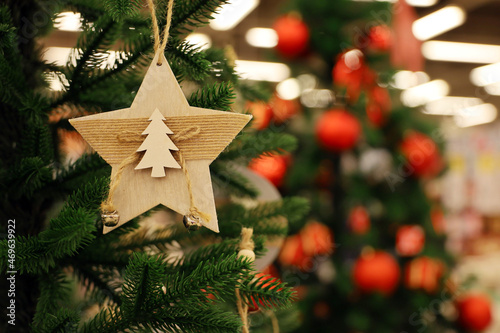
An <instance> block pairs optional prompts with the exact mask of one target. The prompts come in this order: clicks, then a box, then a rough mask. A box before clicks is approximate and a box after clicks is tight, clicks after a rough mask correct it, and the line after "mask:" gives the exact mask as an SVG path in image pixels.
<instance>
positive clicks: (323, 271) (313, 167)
mask: <svg viewBox="0 0 500 333" xmlns="http://www.w3.org/2000/svg"><path fill="white" fill-rule="evenodd" d="M392 6H393V5H392V4H390V3H388V2H375V1H373V2H371V1H367V2H365V1H351V0H338V1H324V0H292V1H289V3H288V6H287V7H286V10H287V14H286V15H283V16H282V17H280V18H278V19H277V20H276V23H275V25H274V27H273V28H274V29H275V30H276V32H277V35H278V44H277V46H276V51H277V56H278V57H279V58H280V60H281V61H283V60H284V61H286V62H287V63H288V65H289V66H290V67H291V68H292V72H293V74H294V76H295V77H294V78H291V79H288V80H286V81H285V82H283V83H280V84H279V85H278V86H277V95H276V96H274V97H273V100H272V101H271V102H270V103H269V107H271V108H274V113H275V115H274V116H275V117H274V123H271V124H274V125H276V124H279V123H281V122H283V120H284V119H289V122H288V123H287V125H286V127H287V129H288V131H289V132H291V133H293V134H294V135H295V136H297V137H299V139H300V140H299V148H298V149H297V152H296V153H295V154H293V155H292V156H290V157H287V158H283V157H280V156H273V157H262V158H260V159H257V160H254V161H253V162H252V164H251V167H252V168H253V169H254V170H256V171H257V172H259V173H261V174H262V175H265V176H266V177H268V178H269V179H270V180H271V181H273V182H274V183H275V184H282V187H281V190H282V192H283V193H287V194H295V195H297V194H298V195H301V196H305V197H307V198H308V199H310V201H311V205H312V215H311V220H316V221H320V222H322V223H323V224H320V223H318V222H311V223H309V224H308V225H307V226H306V227H305V228H304V229H302V230H300V231H298V233H297V234H296V235H294V236H291V237H289V238H288V239H287V241H286V243H285V245H284V247H283V249H282V252H281V255H280V261H279V262H280V266H281V269H282V276H284V277H285V276H288V277H289V278H288V280H289V282H290V283H292V284H295V285H300V288H299V289H300V290H303V289H305V292H304V295H305V296H303V297H302V301H301V303H300V306H301V310H302V312H303V317H302V318H303V325H302V328H301V329H300V330H298V331H300V332H311V331H312V330H314V332H332V331H335V332H370V333H375V332H377V333H385V332H445V331H446V330H447V329H452V331H450V332H455V330H461V329H462V327H463V326H464V325H462V326H460V325H459V324H458V323H457V317H456V316H457V307H456V304H457V303H456V302H455V301H456V298H457V295H458V293H457V287H456V286H454V285H453V284H452V283H451V282H450V280H449V279H448V277H449V273H450V272H451V269H452V267H453V258H452V256H451V255H450V254H448V253H447V251H446V249H445V247H444V245H445V235H444V227H443V213H442V210H441V207H440V203H439V196H438V195H436V193H435V190H433V182H432V179H433V178H434V177H436V176H437V175H439V173H440V172H441V171H442V170H443V169H444V162H443V159H442V157H441V152H440V151H441V147H440V146H442V144H443V138H442V135H441V133H440V130H439V128H438V127H437V126H436V125H435V124H432V123H429V122H428V119H424V118H423V116H422V115H421V114H420V112H418V111H417V110H415V109H411V108H408V107H406V106H404V105H402V104H401V103H400V102H399V101H398V100H399V93H398V91H397V90H396V89H395V88H394V86H393V85H392V84H393V77H394V74H395V73H396V70H397V69H402V68H401V67H403V68H405V69H410V70H412V71H418V70H419V68H420V70H421V65H422V58H421V55H420V46H419V45H420V44H419V42H418V41H417V40H416V39H415V38H414V37H413V36H412V34H411V31H408V30H405V29H407V28H408V27H411V22H412V21H411V18H412V16H415V13H414V11H413V9H412V8H411V7H409V6H408V5H407V4H406V3H405V2H404V1H400V2H399V3H398V4H397V5H395V6H396V7H395V9H394V10H393V8H392ZM412 11H413V12H412ZM393 12H394V13H395V16H394V17H393V16H392V14H393ZM401 22H403V23H405V24H403V26H401ZM391 23H393V24H394V26H395V27H394V29H391ZM405 27H406V28H405ZM391 52H392V55H391V54H390V53H391ZM391 60H392V62H391ZM332 88H333V90H332ZM299 96H300V103H301V104H302V109H303V110H302V111H300V110H299V109H300V106H299V105H298V101H299ZM285 105H286V107H285ZM283 110H285V111H283ZM254 115H255V116H256V117H258V116H259V115H260V113H254ZM283 115H285V117H283ZM270 166H272V168H271V167H270ZM269 170H274V171H273V172H271V171H269ZM325 225H327V226H328V227H329V230H331V234H330V233H329V231H328V229H325V228H326V227H325ZM332 237H333V238H334V240H335V245H333V243H332ZM332 253H333V254H332ZM329 254H330V255H331V256H330V259H327V257H326V256H325V255H329ZM298 272H299V273H300V272H303V273H302V274H299V275H298V276H299V277H301V278H302V279H297V273H298ZM290 273H291V274H290ZM305 273H307V274H305ZM300 294H302V293H300ZM488 311H490V310H488ZM488 316H489V312H488V313H486V314H485V317H486V318H489V319H491V317H488ZM484 323H486V325H484ZM488 323H489V321H488V320H483V321H482V324H483V326H481V327H482V328H484V327H486V326H487V324H488ZM465 326H467V325H465ZM472 326H473V325H469V327H472Z"/></svg>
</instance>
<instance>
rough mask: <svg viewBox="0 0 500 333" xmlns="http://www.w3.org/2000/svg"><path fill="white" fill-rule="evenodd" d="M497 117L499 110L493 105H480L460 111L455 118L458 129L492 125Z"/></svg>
mask: <svg viewBox="0 0 500 333" xmlns="http://www.w3.org/2000/svg"><path fill="white" fill-rule="evenodd" d="M496 117H497V108H496V107H495V106H494V105H493V104H489V103H488V104H480V105H476V106H472V107H469V108H467V109H464V110H461V111H459V112H458V113H457V114H456V115H455V117H454V120H455V123H456V124H457V126H458V127H469V126H475V125H481V124H487V123H491V122H492V121H493V120H495V119H496Z"/></svg>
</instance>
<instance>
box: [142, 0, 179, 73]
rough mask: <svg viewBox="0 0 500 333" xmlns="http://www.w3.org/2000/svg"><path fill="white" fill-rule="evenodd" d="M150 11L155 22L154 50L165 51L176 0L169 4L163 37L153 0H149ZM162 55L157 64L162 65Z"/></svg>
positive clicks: (156, 51) (170, 0) (171, 0)
mask: <svg viewBox="0 0 500 333" xmlns="http://www.w3.org/2000/svg"><path fill="white" fill-rule="evenodd" d="M148 7H149V11H150V12H151V20H152V23H153V35H154V40H155V44H154V50H155V54H157V53H158V51H160V53H163V52H165V48H166V47H167V41H168V35H169V31H170V24H171V23H172V11H173V7H174V0H169V1H168V4H167V23H166V24H165V28H164V29H163V37H161V36H160V28H159V26H158V20H157V18H156V8H155V4H154V3H153V0H148ZM161 64H162V57H158V62H157V65H158V66H161Z"/></svg>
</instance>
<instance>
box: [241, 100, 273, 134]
mask: <svg viewBox="0 0 500 333" xmlns="http://www.w3.org/2000/svg"><path fill="white" fill-rule="evenodd" d="M246 109H247V110H250V112H251V113H252V115H253V122H252V127H253V128H255V129H257V130H262V129H264V128H266V127H267V126H269V122H271V118H272V116H273V110H272V108H271V106H270V105H269V104H267V103H266V102H263V101H258V102H247V104H246Z"/></svg>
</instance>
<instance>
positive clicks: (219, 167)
mask: <svg viewBox="0 0 500 333" xmlns="http://www.w3.org/2000/svg"><path fill="white" fill-rule="evenodd" d="M225 2H226V1H225V0H208V1H206V0H177V1H176V2H175V5H174V10H173V17H172V21H171V28H170V38H169V43H168V45H167V47H166V50H165V56H166V58H167V59H168V60H169V62H170V66H171V67H172V70H173V71H174V73H175V75H176V77H177V78H178V81H179V82H181V83H182V82H184V81H188V80H189V81H192V82H194V83H196V84H197V85H198V88H199V89H198V91H196V92H194V93H193V94H192V96H191V97H190V98H189V103H190V104H191V106H197V107H202V108H214V109H218V110H225V111H231V108H232V106H231V104H232V102H233V99H234V97H235V94H237V93H238V94H242V95H243V96H250V95H251V94H253V93H255V91H249V90H248V88H246V87H244V86H242V85H240V84H239V82H238V79H237V76H236V75H235V73H234V71H233V68H232V66H231V65H230V63H231V62H230V61H228V60H227V59H226V57H225V56H224V52H222V51H221V50H217V49H208V50H206V51H201V50H200V49H198V48H197V47H195V46H193V45H190V44H189V43H187V42H185V41H184V36H185V35H186V34H188V33H189V32H191V31H192V30H193V29H195V28H196V27H199V26H202V25H204V24H206V23H207V21H208V20H209V19H210V18H211V15H212V13H213V12H214V11H215V10H216V8H217V7H218V6H220V5H222V4H224V3H225ZM141 7H142V2H138V1H119V0H105V1H95V0H90V1H89V0H85V1H81V0H60V1H41V0H22V1H18V0H7V1H6V2H5V1H4V2H3V3H2V4H1V5H0V111H1V112H0V119H1V120H0V124H1V127H2V131H1V133H0V154H1V155H0V170H1V171H0V186H1V193H2V200H1V207H0V215H1V221H2V222H1V234H2V240H1V241H0V258H1V261H0V269H1V271H2V272H4V273H5V272H7V271H13V270H15V271H16V273H12V274H11V273H9V274H8V276H10V275H14V276H15V297H10V296H9V297H6V295H7V293H8V290H9V288H11V286H12V285H11V284H10V283H9V280H7V279H6V278H5V277H2V281H1V283H2V290H1V295H2V297H0V299H1V300H2V301H1V303H2V304H1V307H2V309H3V311H4V312H3V314H2V316H1V317H2V319H1V320H2V325H1V328H0V330H2V331H7V332H8V331H14V332H31V331H33V332H123V331H133V332H151V331H157V330H161V331H168V332H181V331H182V332H235V331H239V330H240V327H241V325H242V322H241V320H240V318H239V317H238V315H237V312H236V306H235V302H236V297H235V288H238V289H239V290H240V295H241V297H242V299H243V300H244V301H245V302H249V301H250V299H252V300H254V301H256V302H259V304H260V305H261V307H262V308H271V309H276V308H284V307H287V306H289V305H290V302H291V300H292V298H293V297H292V290H291V289H290V288H289V287H287V286H286V285H285V284H283V283H281V282H279V281H274V282H269V281H268V280H266V278H258V279H255V275H256V272H254V271H253V269H252V263H251V261H249V260H248V259H245V258H238V257H237V253H238V250H239V245H238V244H239V241H240V240H239V235H240V231H241V228H242V227H250V228H253V229H254V237H253V241H254V243H255V250H254V251H255V253H256V255H257V256H261V255H262V254H263V253H264V252H265V245H264V244H265V240H266V239H267V238H269V237H274V236H283V235H285V234H286V233H287V228H286V227H283V226H280V227H276V226H275V225H273V218H275V217H276V216H285V217H287V218H288V221H289V223H290V224H291V225H297V224H298V223H300V220H301V217H302V216H303V215H304V214H305V213H306V211H307V209H308V208H307V206H308V204H307V202H306V201H305V200H303V199H300V198H285V199H284V200H282V201H276V202H271V203H267V204H261V205H258V206H257V207H254V208H252V209H246V208H244V207H243V206H241V205H239V204H236V203H228V204H226V205H225V206H224V207H221V208H220V209H219V214H218V219H219V225H220V229H221V232H220V234H218V235H215V234H213V233H212V232H210V231H208V230H200V231H199V232H196V233H188V232H187V231H186V230H185V229H184V228H183V227H182V223H180V221H178V222H179V223H176V224H173V225H169V226H166V227H162V228H155V227H153V226H152V225H147V224H143V223H141V221H142V218H144V217H146V216H148V215H149V214H151V212H149V213H147V214H144V216H142V217H141V218H137V219H135V220H133V221H131V222H129V223H127V224H126V225H125V226H123V227H121V228H119V229H117V230H114V231H113V232H111V233H108V234H106V235H103V234H102V228H103V226H102V222H101V218H100V211H99V205H100V203H101V201H102V200H103V198H104V197H105V196H106V193H107V191H108V181H109V176H110V168H109V166H108V165H107V164H106V163H105V162H104V161H103V160H102V159H101V158H100V157H99V156H98V155H96V154H93V153H90V154H87V155H84V156H82V157H81V158H79V159H78V160H77V161H75V162H71V161H70V160H68V159H66V157H65V154H64V152H63V151H62V150H61V141H62V140H63V138H64V135H63V134H64V133H71V131H73V129H72V127H71V126H70V125H69V123H68V118H70V117H74V116H80V115H83V114H88V113H94V112H107V111H111V110H115V109H119V108H125V107H129V106H130V104H131V102H132V100H133V98H134V93H135V92H136V91H137V89H138V87H139V85H140V83H141V80H142V77H143V75H144V73H145V69H146V68H147V66H148V65H149V63H150V62H151V59H152V56H153V54H152V51H153V42H152V39H151V36H152V32H151V17H149V16H148V15H147V11H143V10H142V9H141ZM164 8H166V4H165V2H164V1H159V2H158V4H157V12H156V13H157V19H158V22H159V25H160V28H163V26H164V25H165V23H166V15H165V14H166V13H165V9H164ZM67 10H73V11H77V12H79V13H80V14H81V17H82V18H81V21H82V29H83V31H82V32H81V34H80V35H79V37H78V41H77V43H76V45H75V48H74V52H73V53H72V57H71V59H69V60H68V63H67V65H66V66H57V65H56V64H53V63H48V62H46V61H44V60H43V59H42V56H41V54H42V52H43V50H42V49H41V48H40V46H39V44H38V41H39V39H40V38H42V37H44V36H46V35H47V34H49V33H50V32H51V31H52V29H53V22H54V19H55V18H56V16H57V14H58V13H60V12H62V11H67ZM111 54H112V55H113V56H115V61H114V62H112V64H111V65H109V64H108V65H105V64H106V63H108V62H109V63H111V62H110V61H109V57H110V55H111ZM50 76H52V77H53V76H55V77H57V78H58V79H59V80H60V82H61V84H62V85H63V86H64V89H63V91H62V92H58V93H56V92H52V91H50V90H49V89H48V78H49V77H50ZM263 138H265V140H264V139H263ZM269 138H271V140H268V139H269ZM276 142H279V143H280V145H279V146H277V145H276ZM256 143H258V144H256ZM295 146H296V141H295V139H294V138H293V137H291V136H290V135H287V134H280V133H274V132H273V131H266V132H262V133H257V134H255V133H253V132H252V131H251V130H248V131H245V132H244V133H242V134H241V135H240V136H239V137H238V138H237V139H236V140H235V141H233V143H232V144H231V145H230V146H229V147H228V148H227V149H226V151H224V152H223V153H222V154H221V155H220V156H219V158H218V160H216V161H215V162H213V163H212V165H211V172H212V180H213V182H214V183H215V185H216V186H217V187H218V188H219V190H220V191H221V192H223V193H226V194H227V195H228V196H229V194H230V195H232V196H233V197H246V198H254V197H256V195H257V190H256V189H255V188H254V187H253V186H252V184H251V183H250V182H249V181H248V180H247V179H246V178H244V177H243V176H242V175H241V174H239V173H238V172H237V171H235V169H234V168H232V167H231V165H232V164H234V163H247V162H248V160H249V159H251V158H253V157H255V156H258V155H259V154H261V153H263V152H270V153H282V152H284V151H287V150H293V149H294V148H295ZM9 220H12V221H15V233H12V232H10V233H9V232H8V224H9V222H8V221H9ZM10 235H14V236H15V239H14V241H15V243H14V242H12V240H13V237H14V236H12V237H11V236H10ZM9 237H10V238H9ZM11 244H15V247H11ZM178 244H180V245H181V251H182V252H183V254H184V255H183V256H181V257H180V258H176V257H175V256H174V254H175V253H176V251H177V252H178V251H179V249H177V246H178ZM9 255H11V257H13V258H15V259H11V261H9V258H10V257H9ZM75 290H76V291H81V290H83V291H84V292H85V294H84V297H80V298H78V297H75ZM10 299H15V326H12V325H10V324H8V323H7V320H8V319H9V317H7V313H8V312H9V310H8V309H7V306H8V305H9V302H10ZM96 307H97V309H98V311H97V314H95V309H96ZM92 309H93V310H94V311H92Z"/></svg>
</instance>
